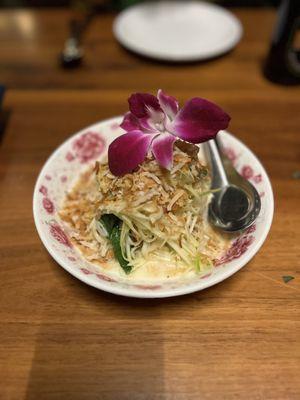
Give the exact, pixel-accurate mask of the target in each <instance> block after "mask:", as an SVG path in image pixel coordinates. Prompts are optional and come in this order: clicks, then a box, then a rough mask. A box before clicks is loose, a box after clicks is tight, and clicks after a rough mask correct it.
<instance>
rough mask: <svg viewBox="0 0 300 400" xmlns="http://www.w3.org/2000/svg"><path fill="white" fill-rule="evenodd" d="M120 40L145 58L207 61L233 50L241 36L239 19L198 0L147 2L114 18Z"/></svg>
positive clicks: (114, 26) (115, 30) (116, 32)
mask: <svg viewBox="0 0 300 400" xmlns="http://www.w3.org/2000/svg"><path fill="white" fill-rule="evenodd" d="M113 31H114V34H115V36H116V38H117V40H118V41H119V42H120V43H121V44H122V45H123V46H125V47H126V48H128V49H129V50H132V51H134V52H136V53H139V54H141V55H143V56H146V57H151V58H156V59H160V60H165V61H173V62H188V61H197V60H205V59H208V58H212V57H216V56H219V55H221V54H223V53H226V52H227V51H229V50H230V49H232V48H233V47H234V46H235V45H236V44H237V43H238V42H239V40H240V38H241V36H242V31H243V29H242V26H241V23H240V22H239V20H238V19H237V18H236V17H235V16H234V15H233V14H232V13H231V12H229V11H227V10H225V9H224V8H222V7H219V6H216V5H213V4H208V3H204V2H199V1H175V2H174V1H173V2H171V1H162V2H160V1H159V2H146V3H141V4H137V5H135V6H132V7H129V8H127V9H125V10H124V11H123V12H121V13H120V14H119V15H118V17H117V18H116V19H115V22H114V25H113Z"/></svg>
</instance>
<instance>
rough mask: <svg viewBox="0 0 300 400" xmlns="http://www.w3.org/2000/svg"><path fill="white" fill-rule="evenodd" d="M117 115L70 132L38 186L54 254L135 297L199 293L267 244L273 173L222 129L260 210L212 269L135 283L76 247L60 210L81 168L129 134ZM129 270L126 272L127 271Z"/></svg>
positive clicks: (45, 236) (38, 218) (42, 230)
mask: <svg viewBox="0 0 300 400" xmlns="http://www.w3.org/2000/svg"><path fill="white" fill-rule="evenodd" d="M121 120H122V118H121V117H117V118H113V119H110V120H106V121H102V122H99V123H97V124H95V125H92V126H90V127H88V128H86V129H84V130H82V131H80V132H78V133H77V134H75V135H74V136H72V137H70V138H69V139H68V140H67V141H66V142H64V143H63V144H62V145H61V146H60V147H58V149H57V150H56V151H55V152H54V153H53V154H52V155H51V156H50V158H49V159H48V161H47V162H46V164H45V165H44V167H43V169H42V171H41V173H40V175H39V177H38V179H37V182H36V186H35V189H34V196H33V212H34V220H35V224H36V227H37V230H38V233H39V235H40V238H41V240H42V242H43V243H44V245H45V247H46V248H47V250H48V251H49V253H50V254H51V255H52V257H53V258H54V259H55V260H56V261H57V262H58V263H59V264H60V265H61V266H62V267H63V268H64V269H65V270H67V271H68V272H70V274H72V275H74V276H75V277H76V278H78V279H80V280H81V281H83V282H85V283H87V284H88V285H91V286H94V287H96V288H98V289H102V290H105V291H107V292H110V293H115V294H119V295H123V296H130V297H144V298H145V297H148V298H150V297H153V298H154V297H170V296H178V295H182V294H186V293H191V292H195V291H198V290H202V289H205V288H207V287H209V286H212V285H215V284H216V283H218V282H221V281H223V280H224V279H226V278H228V277H229V276H231V275H232V274H234V273H235V272H237V271H238V270H239V269H240V268H242V267H243V266H244V265H245V264H246V263H247V262H248V261H249V260H250V259H251V258H252V257H253V256H254V255H255V254H256V253H257V251H258V250H259V248H260V247H261V245H262V244H263V242H264V240H265V238H266V236H267V234H268V232H269V229H270V227H271V222H272V217H273V207H274V204H273V193H272V188H271V184H270V181H269V178H268V176H267V174H266V172H265V170H264V168H263V167H262V165H261V163H260V162H259V161H258V159H257V158H256V157H255V156H254V154H253V153H252V152H251V151H250V150H249V149H248V148H247V147H246V146H245V145H244V144H243V143H241V142H240V141H239V140H238V139H236V138H235V137H234V136H232V135H231V134H229V133H228V132H220V133H219V135H221V139H222V142H223V144H224V146H225V149H226V152H227V155H228V156H229V157H230V158H231V159H232V161H233V163H234V165H235V167H236V169H237V170H238V171H239V172H240V173H242V174H243V175H244V176H245V177H247V178H248V179H249V180H250V181H251V182H252V183H253V184H254V185H255V186H256V188H257V190H258V192H259V193H260V196H261V201H262V208H261V213H260V215H259V217H258V219H257V221H256V225H255V226H253V227H252V228H250V229H249V230H248V231H247V232H245V233H244V234H242V235H241V236H240V237H239V238H238V239H236V240H235V241H234V243H233V244H232V247H231V248H230V249H229V250H228V251H227V253H226V254H225V255H224V256H223V257H221V258H220V259H219V261H218V262H217V263H216V264H217V265H216V267H215V268H214V269H213V271H212V273H210V274H209V275H207V276H204V277H196V278H193V279H189V280H182V279H181V280H180V279H178V280H176V281H168V282H161V283H160V282H159V283H156V284H153V283H152V284H151V283H149V282H145V281H141V282H132V281H128V280H126V277H125V276H124V278H121V277H119V276H111V275H108V273H107V272H105V271H104V270H102V269H101V267H99V266H97V265H94V264H91V263H89V262H87V261H86V260H85V259H83V257H82V256H81V254H80V253H79V252H78V251H77V249H76V248H74V247H73V246H72V244H71V242H70V240H69V238H68V235H67V232H66V229H65V227H64V226H63V224H62V223H61V221H60V220H59V217H58V216H57V214H56V211H57V210H58V209H59V207H60V204H61V202H62V200H63V198H64V196H65V193H66V191H67V190H68V189H70V188H71V187H72V184H73V182H74V180H77V178H78V176H79V174H80V173H81V171H83V170H84V169H86V168H87V167H88V166H89V165H91V164H93V163H94V162H95V160H96V159H101V158H102V157H106V155H107V148H108V145H109V143H110V142H111V141H112V140H113V139H114V138H115V137H117V136H118V135H120V134H122V133H124V131H123V130H122V129H121V128H120V127H119V123H120V122H121ZM124 275H125V274H124Z"/></svg>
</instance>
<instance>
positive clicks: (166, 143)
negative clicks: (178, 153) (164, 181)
mask: <svg viewBox="0 0 300 400" xmlns="http://www.w3.org/2000/svg"><path fill="white" fill-rule="evenodd" d="M175 140H176V137H175V136H173V135H171V134H170V133H162V134H161V135H158V136H156V137H155V138H154V140H153V142H152V145H151V148H152V153H153V155H154V157H155V158H156V160H157V161H158V163H159V165H160V166H161V167H164V168H166V169H171V168H172V164H173V144H174V142H175Z"/></svg>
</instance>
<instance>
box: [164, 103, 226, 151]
mask: <svg viewBox="0 0 300 400" xmlns="http://www.w3.org/2000/svg"><path fill="white" fill-rule="evenodd" d="M229 121H230V117H229V115H228V114H226V113H225V112H224V111H223V110H222V109H221V108H220V107H218V106H217V105H216V104H214V103H212V102H210V101H208V100H205V99H201V98H199V97H195V98H194V99H191V100H189V101H188V102H187V103H186V104H185V106H184V107H183V108H182V109H181V110H180V111H179V113H178V114H177V115H176V117H175V119H174V121H173V122H172V124H171V131H172V133H174V134H175V135H177V136H178V137H179V138H181V139H183V140H186V141H187V142H190V143H202V142H205V141H207V140H209V139H212V138H214V137H215V136H216V134H217V133H218V132H219V131H220V130H222V129H226V128H227V127H228V124H229Z"/></svg>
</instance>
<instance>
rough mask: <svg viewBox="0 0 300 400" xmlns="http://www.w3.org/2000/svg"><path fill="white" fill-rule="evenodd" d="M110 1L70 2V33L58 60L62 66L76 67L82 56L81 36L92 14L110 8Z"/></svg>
mask: <svg viewBox="0 0 300 400" xmlns="http://www.w3.org/2000/svg"><path fill="white" fill-rule="evenodd" d="M111 5H112V2H110V1H105V0H104V1H95V0H76V1H73V2H72V3H71V9H72V14H73V17H72V18H71V21H70V33H69V37H68V39H67V40H66V43H65V46H64V49H63V51H62V53H61V54H60V57H59V61H60V64H61V65H62V66H63V67H64V68H68V69H71V68H76V67H78V66H79V65H80V64H81V62H82V58H83V49H82V38H83V35H84V33H85V32H86V30H87V28H88V26H89V25H90V23H91V21H92V19H93V18H94V16H95V15H96V14H98V13H101V12H105V11H108V10H110V9H111Z"/></svg>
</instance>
